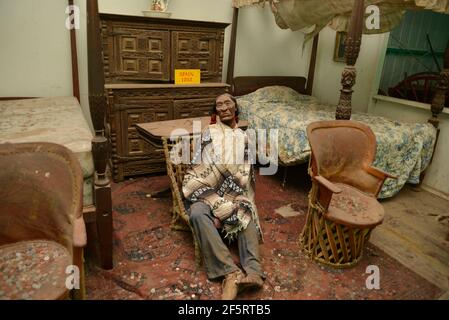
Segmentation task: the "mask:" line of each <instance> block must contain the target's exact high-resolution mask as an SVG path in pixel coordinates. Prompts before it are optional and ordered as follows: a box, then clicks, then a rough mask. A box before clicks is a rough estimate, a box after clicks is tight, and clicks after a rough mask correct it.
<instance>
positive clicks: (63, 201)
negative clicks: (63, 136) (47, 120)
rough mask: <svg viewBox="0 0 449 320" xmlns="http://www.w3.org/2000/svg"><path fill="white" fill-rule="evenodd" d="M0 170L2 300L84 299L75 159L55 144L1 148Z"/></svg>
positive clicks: (81, 223) (78, 179)
mask: <svg viewBox="0 0 449 320" xmlns="http://www.w3.org/2000/svg"><path fill="white" fill-rule="evenodd" d="M0 168H1V170H0V199H1V201H0V270H2V272H1V273H0V299H14V300H16V299H36V300H47V299H66V298H69V297H70V294H71V293H73V297H74V298H83V296H84V277H83V276H84V273H83V247H84V246H85V244H86V230H85V225H84V220H83V215H82V194H83V192H82V191H83V190H82V187H83V175H82V172H81V168H80V165H79V162H78V160H77V158H76V157H75V156H74V155H73V154H72V152H71V151H70V150H69V149H67V148H65V147H63V146H60V145H57V144H51V143H24V144H9V143H8V144H0ZM70 289H75V290H74V291H71V290H70Z"/></svg>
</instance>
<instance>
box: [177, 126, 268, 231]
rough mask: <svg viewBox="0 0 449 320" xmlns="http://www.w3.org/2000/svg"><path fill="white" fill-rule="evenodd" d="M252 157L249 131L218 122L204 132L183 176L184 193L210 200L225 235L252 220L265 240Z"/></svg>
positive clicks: (195, 200)
mask: <svg viewBox="0 0 449 320" xmlns="http://www.w3.org/2000/svg"><path fill="white" fill-rule="evenodd" d="M250 160H251V159H249V153H248V148H247V138H246V134H245V133H244V132H243V131H242V130H241V129H239V128H236V129H231V128H230V127H228V126H226V125H224V124H222V123H217V124H214V125H210V126H209V127H208V128H207V129H206V130H205V131H204V132H203V134H202V136H201V140H200V143H198V144H197V146H196V148H195V150H194V153H193V158H192V162H191V164H190V165H189V167H188V169H187V172H186V174H185V176H184V181H183V185H182V191H183V193H184V197H185V198H186V199H187V200H188V201H190V202H197V201H201V202H203V203H205V204H207V205H208V206H209V207H210V208H211V212H212V214H213V215H214V216H215V217H216V218H218V219H219V220H220V221H221V222H222V225H223V232H224V233H225V238H228V239H230V240H233V239H235V238H236V236H237V235H238V233H239V232H240V231H242V230H244V229H245V228H246V227H247V226H248V223H249V222H250V221H251V220H253V221H254V223H255V224H256V228H257V230H258V232H259V236H260V239H261V240H262V232H261V230H260V224H259V218H258V215H257V208H256V206H255V204H254V184H255V178H254V172H253V167H252V165H251V163H252V161H250Z"/></svg>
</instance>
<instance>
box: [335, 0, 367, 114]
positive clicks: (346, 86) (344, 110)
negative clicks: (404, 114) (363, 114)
mask: <svg viewBox="0 0 449 320" xmlns="http://www.w3.org/2000/svg"><path fill="white" fill-rule="evenodd" d="M364 10H365V7H364V0H355V2H354V8H353V9H352V16H351V23H350V24H349V30H348V34H347V37H346V42H345V59H346V67H345V69H344V70H343V73H342V77H341V85H342V89H341V90H340V92H341V94H340V100H339V102H338V106H337V111H336V114H335V118H336V119H337V120H350V119H351V108H352V106H351V100H352V92H353V90H352V87H353V86H354V84H355V79H356V76H357V72H356V69H355V63H356V61H357V58H358V56H359V52H360V43H361V40H362V31H363V20H364Z"/></svg>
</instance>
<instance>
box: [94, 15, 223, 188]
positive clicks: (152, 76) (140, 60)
mask: <svg viewBox="0 0 449 320" xmlns="http://www.w3.org/2000/svg"><path fill="white" fill-rule="evenodd" d="M100 18H101V34H102V42H103V64H104V76H105V82H106V85H105V89H106V93H107V97H108V127H109V130H110V132H109V134H110V138H111V144H112V168H113V177H114V180H115V181H116V182H119V181H123V179H124V178H125V177H130V176H135V175H139V174H148V173H158V172H164V171H165V170H166V166H165V158H164V153H163V150H162V145H161V147H160V148H156V147H154V146H153V145H151V144H149V143H147V142H145V141H144V140H142V139H141V138H140V136H139V134H138V133H137V131H136V129H135V125H136V124H137V123H145V122H153V121H161V120H172V119H180V118H190V117H200V116H204V115H208V114H209V112H210V110H211V109H212V105H213V103H214V99H215V98H216V96H218V95H219V94H221V93H224V92H227V91H228V90H229V86H228V85H227V84H225V83H221V81H222V66H223V47H224V31H225V28H226V27H227V26H228V24H227V23H217V22H204V21H190V20H176V19H165V18H148V17H139V16H123V15H111V14H100ZM175 69H201V84H199V85H175V84H173V83H174V71H175Z"/></svg>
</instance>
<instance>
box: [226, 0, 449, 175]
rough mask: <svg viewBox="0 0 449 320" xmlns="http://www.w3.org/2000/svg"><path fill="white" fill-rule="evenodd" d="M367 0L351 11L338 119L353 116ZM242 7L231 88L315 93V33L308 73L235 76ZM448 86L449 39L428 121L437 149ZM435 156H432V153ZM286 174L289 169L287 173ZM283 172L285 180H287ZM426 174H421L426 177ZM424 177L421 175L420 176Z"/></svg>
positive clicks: (233, 44)
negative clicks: (275, 88) (279, 88)
mask: <svg viewBox="0 0 449 320" xmlns="http://www.w3.org/2000/svg"><path fill="white" fill-rule="evenodd" d="M364 11H365V6H364V0H355V2H354V9H353V11H352V16H351V22H350V25H349V30H348V35H347V39H346V47H345V48H346V50H345V61H346V66H345V68H344V70H343V72H342V78H341V84H342V89H341V90H340V92H341V93H340V99H339V102H338V105H337V107H336V112H335V118H336V119H337V120H350V119H351V111H352V93H353V90H352V87H353V86H354V84H355V80H356V68H355V63H356V61H357V58H358V56H359V52H360V45H361V40H362V30H363V22H364ZM238 14H239V9H238V8H234V17H233V23H232V33H231V44H230V49H229V60H228V64H229V66H228V73H227V82H228V83H229V84H231V85H232V92H233V94H234V95H235V96H241V95H244V94H248V93H250V92H254V91H256V90H257V89H259V88H262V87H265V86H272V85H281V86H287V87H290V88H292V89H294V90H296V91H297V92H299V93H302V94H308V95H311V94H312V89H313V81H314V75H315V65H316V56H317V47H318V35H317V36H315V38H314V41H313V46H312V54H311V57H310V64H309V73H308V76H307V78H305V77H279V76H263V77H259V76H244V77H236V78H234V62H235V49H236V40H237V36H236V35H237V27H238V26H237V25H238ZM448 90H449V42H448V44H447V47H446V51H445V55H444V66H443V69H442V71H441V73H440V80H439V84H438V86H437V90H436V94H435V96H434V97H433V100H432V103H431V106H430V112H431V114H432V116H431V117H430V118H429V120H428V122H429V123H431V124H432V125H433V126H434V127H435V128H436V129H437V138H436V142H435V146H434V152H435V148H436V145H437V143H438V138H439V134H440V129H439V122H440V121H439V119H438V115H439V114H440V113H441V112H442V111H443V108H444V104H445V98H446V93H447V92H448ZM432 158H433V157H432ZM285 174H286V173H285ZM285 174H284V183H285V177H286V176H285ZM423 176H424V175H422V178H423ZM420 180H421V181H422V179H420Z"/></svg>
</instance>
